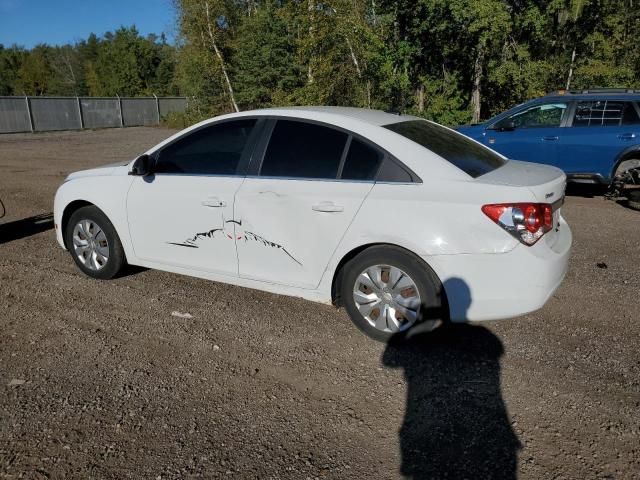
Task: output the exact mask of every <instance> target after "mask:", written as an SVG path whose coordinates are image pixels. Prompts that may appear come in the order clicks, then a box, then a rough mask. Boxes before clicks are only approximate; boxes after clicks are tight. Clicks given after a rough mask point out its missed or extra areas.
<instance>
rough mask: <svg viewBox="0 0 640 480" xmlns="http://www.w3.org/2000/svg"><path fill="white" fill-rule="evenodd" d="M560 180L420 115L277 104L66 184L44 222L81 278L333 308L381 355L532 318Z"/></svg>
mask: <svg viewBox="0 0 640 480" xmlns="http://www.w3.org/2000/svg"><path fill="white" fill-rule="evenodd" d="M565 182H566V179H565V175H564V174H563V173H562V171H560V170H558V169H556V168H553V167H548V166H543V165H538V164H531V163H524V162H519V161H513V160H507V159H505V158H504V157H502V156H501V155H499V154H497V153H496V152H494V151H493V150H490V149H488V148H486V147H484V146H483V145H481V144H479V143H477V142H475V141H473V140H470V139H468V138H467V137H465V136H463V135H461V134H459V133H457V132H455V131H453V130H451V129H448V128H445V127H442V126H440V125H438V124H435V123H432V122H429V121H426V120H422V119H419V118H417V117H412V116H407V115H395V114H390V113H384V112H380V111H376V110H365V109H356V108H338V107H298V108H278V109H269V110H257V111H248V112H241V113H235V114H230V115H223V116H220V117H216V118H213V119H211V120H206V121H204V122H201V123H199V124H197V125H194V126H193V127H190V128H188V129H186V130H183V131H182V132H179V133H177V134H176V135H174V136H172V137H170V138H168V139H167V140H165V141H164V142H162V143H160V144H159V145H157V146H155V147H153V148H151V149H150V150H149V151H147V152H146V153H144V154H143V155H141V156H139V157H137V158H136V159H135V160H133V161H130V162H127V163H125V164H120V165H117V166H113V165H111V166H107V167H102V168H95V169H91V170H86V171H81V172H77V173H73V174H71V175H69V177H68V178H67V179H66V181H65V182H64V184H63V185H62V186H61V187H60V188H59V189H58V192H57V194H56V197H55V208H54V219H55V226H56V234H57V239H58V242H59V243H60V245H62V246H63V247H64V248H66V249H67V250H69V251H70V253H71V255H72V257H73V259H74V261H75V263H76V264H77V265H78V267H79V268H80V269H81V270H82V271H83V272H84V273H85V274H87V275H89V276H91V277H94V278H99V279H109V278H113V277H115V276H117V275H118V273H119V272H120V271H121V270H122V268H123V267H124V266H125V265H126V264H132V265H140V266H143V267H148V268H155V269H159V270H166V271H169V272H175V273H181V274H185V275H192V276H196V277H202V278H207V279H211V280H215V281H218V282H223V283H229V284H234V285H240V286H243V287H248V288H254V289H259V290H265V291H269V292H273V293H279V294H284V295H291V296H297V297H302V298H305V299H308V300H311V301H315V302H323V303H333V304H334V305H337V306H343V307H344V308H345V309H346V311H347V312H348V314H349V316H350V317H351V319H352V320H353V322H354V323H355V324H356V325H357V326H358V327H359V328H360V329H361V330H362V331H363V332H365V333H366V334H367V335H369V336H371V337H373V338H375V339H377V340H382V341H385V340H388V339H389V338H390V337H391V336H392V335H394V334H395V335H404V334H406V333H407V332H410V331H416V330H420V329H426V327H425V325H431V324H433V323H434V322H435V321H437V320H438V319H442V320H451V321H467V320H491V319H500V318H507V317H513V316H517V315H520V314H524V313H527V312H531V311H533V310H536V309H538V308H540V307H542V306H543V305H544V303H545V302H546V301H547V299H548V298H549V297H550V296H551V295H552V294H553V292H554V291H555V289H556V288H557V287H558V286H559V285H560V283H561V282H562V279H563V277H564V275H565V272H566V270H567V264H568V259H569V252H570V248H571V231H570V230H569V227H568V225H567V223H566V222H565V221H564V219H563V217H562V215H561V213H560V211H561V206H562V202H563V198H564V189H565ZM420 325H422V326H421V327H420Z"/></svg>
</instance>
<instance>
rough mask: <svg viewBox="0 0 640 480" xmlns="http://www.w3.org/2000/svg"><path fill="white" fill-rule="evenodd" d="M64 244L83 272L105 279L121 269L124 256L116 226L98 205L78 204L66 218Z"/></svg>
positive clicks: (124, 261) (115, 274)
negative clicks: (67, 220) (69, 216)
mask: <svg viewBox="0 0 640 480" xmlns="http://www.w3.org/2000/svg"><path fill="white" fill-rule="evenodd" d="M65 240H66V245H67V248H68V249H69V252H70V253H71V256H72V257H73V260H74V261H75V262H76V265H77V266H78V268H80V270H82V271H83V272H84V273H85V274H86V275H88V276H90V277H93V278H99V279H101V280H107V279H110V278H113V277H115V276H117V275H118V273H120V271H121V270H122V268H123V267H124V265H125V264H126V259H125V255H124V249H123V248H122V243H121V242H120V238H119V237H118V234H117V233H116V230H115V228H113V225H112V224H111V222H110V221H109V219H108V218H107V216H106V215H105V214H104V213H103V212H102V210H100V209H99V208H97V207H95V206H93V205H91V206H86V207H82V208H79V209H78V210H76V211H75V212H74V213H73V214H72V215H71V218H69V222H68V223H67V228H66V232H65Z"/></svg>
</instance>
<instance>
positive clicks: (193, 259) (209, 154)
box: [127, 119, 256, 275]
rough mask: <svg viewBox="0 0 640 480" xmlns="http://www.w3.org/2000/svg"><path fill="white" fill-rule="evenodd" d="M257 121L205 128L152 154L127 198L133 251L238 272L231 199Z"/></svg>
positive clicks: (177, 263)
mask: <svg viewBox="0 0 640 480" xmlns="http://www.w3.org/2000/svg"><path fill="white" fill-rule="evenodd" d="M255 124H256V121H255V120H254V119H245V120H234V121H228V122H221V123H216V124H213V125H209V126H206V127H204V128H201V129H199V130H197V131H195V132H191V133H188V134H187V135H185V136H184V137H181V138H179V139H178V140H177V141H175V142H173V143H171V144H169V145H167V146H165V147H163V148H162V149H161V150H160V151H159V152H157V153H156V154H155V156H156V159H157V160H156V165H155V167H154V174H153V175H150V176H147V177H137V178H136V179H135V180H134V182H133V184H132V186H131V189H130V190H129V194H128V197H127V214H128V220H129V229H130V232H131V240H132V243H133V248H134V251H135V254H136V256H138V257H139V258H141V259H144V260H148V261H152V262H157V263H162V264H167V265H173V266H177V267H184V268H189V269H195V270H203V271H209V272H214V273H219V274H225V275H237V272H238V261H237V256H236V247H235V229H236V224H235V223H234V222H233V218H234V197H235V194H236V192H237V191H238V189H239V187H240V185H241V184H242V182H243V180H244V171H243V169H246V164H247V163H248V155H249V154H250V152H249V150H250V148H251V145H252V143H253V138H252V132H253V131H254V126H255Z"/></svg>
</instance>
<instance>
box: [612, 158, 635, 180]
mask: <svg viewBox="0 0 640 480" xmlns="http://www.w3.org/2000/svg"><path fill="white" fill-rule="evenodd" d="M638 167H640V159H637V158H630V159H628V160H623V161H622V162H620V165H618V166H617V167H616V171H615V172H614V174H613V177H614V178H615V177H617V176H618V175H622V174H623V173H624V172H626V171H627V170H631V169H632V168H638Z"/></svg>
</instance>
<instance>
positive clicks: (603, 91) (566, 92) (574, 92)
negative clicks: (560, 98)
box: [547, 88, 640, 96]
mask: <svg viewBox="0 0 640 480" xmlns="http://www.w3.org/2000/svg"><path fill="white" fill-rule="evenodd" d="M590 93H591V94H593V93H596V94H598V93H599V94H607V93H609V94H615V93H640V90H638V89H633V88H586V89H584V90H564V89H562V90H556V91H555V92H550V93H548V94H547V96H550V95H580V94H582V95H584V94H590Z"/></svg>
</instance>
